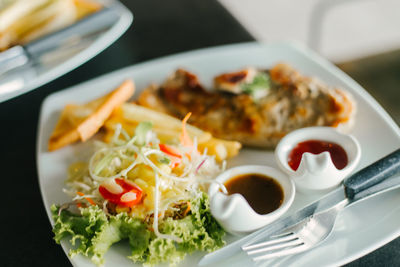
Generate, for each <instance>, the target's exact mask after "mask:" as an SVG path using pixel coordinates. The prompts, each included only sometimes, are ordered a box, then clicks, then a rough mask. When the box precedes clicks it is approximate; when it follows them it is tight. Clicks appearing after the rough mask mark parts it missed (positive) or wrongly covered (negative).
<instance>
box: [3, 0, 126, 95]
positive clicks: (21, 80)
mask: <svg viewBox="0 0 400 267" xmlns="http://www.w3.org/2000/svg"><path fill="white" fill-rule="evenodd" d="M101 2H104V4H105V5H107V1H104V0H103V1H101ZM113 3H114V4H113V5H110V8H112V9H114V11H115V12H116V13H117V14H119V19H118V20H117V21H116V22H115V23H114V24H113V25H112V26H111V27H110V28H108V29H106V30H103V31H101V32H97V33H94V34H92V35H90V36H86V37H84V38H81V39H79V40H77V41H76V42H75V43H71V44H68V45H67V46H63V47H60V48H58V49H56V50H54V51H51V52H49V53H46V54H44V55H43V56H41V59H40V61H39V62H35V63H34V64H31V65H26V66H23V67H20V68H17V69H15V70H12V71H10V72H7V73H5V74H2V75H0V103H1V102H3V101H6V100H8V99H10V98H13V97H16V96H19V95H21V94H23V93H26V92H29V91H31V90H33V89H36V88H37V87H39V86H41V85H43V84H46V83H48V82H50V81H52V80H54V79H56V78H58V77H60V76H62V75H64V74H65V73H67V72H69V71H71V70H73V69H75V68H77V67H79V66H80V65H82V64H83V63H85V62H86V61H88V60H90V59H91V58H93V57H94V56H96V55H97V54H99V53H100V52H101V51H103V50H104V49H106V48H107V47H108V46H110V45H111V44H112V43H113V42H114V41H115V40H117V39H118V38H119V37H120V36H121V35H122V34H123V33H124V32H125V31H126V30H127V29H128V27H129V26H130V25H131V23H132V20H133V15H132V13H131V12H130V11H129V10H128V9H127V8H126V7H125V6H124V5H122V4H121V3H119V2H118V1H114V2H113Z"/></svg>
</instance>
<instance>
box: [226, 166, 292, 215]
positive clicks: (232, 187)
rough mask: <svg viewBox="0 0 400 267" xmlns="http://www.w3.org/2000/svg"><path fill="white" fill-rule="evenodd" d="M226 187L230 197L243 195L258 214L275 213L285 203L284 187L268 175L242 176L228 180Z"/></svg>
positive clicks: (251, 174) (252, 174) (253, 174)
mask: <svg viewBox="0 0 400 267" xmlns="http://www.w3.org/2000/svg"><path fill="white" fill-rule="evenodd" d="M224 185H225V187H226V189H227V191H228V195H232V194H235V193H238V194H241V195H242V196H243V197H244V198H245V199H246V200H247V202H248V203H249V205H250V206H251V207H252V208H253V210H254V211H255V212H257V213H258V214H267V213H270V212H273V211H274V210H276V209H278V208H279V207H280V206H281V205H282V202H283V197H284V194H283V189H282V186H281V185H280V184H279V183H278V182H277V181H276V180H275V179H273V178H271V177H269V176H266V175H262V174H256V173H250V174H242V175H238V176H235V177H233V178H231V179H229V180H227V181H226V182H225V183H224Z"/></svg>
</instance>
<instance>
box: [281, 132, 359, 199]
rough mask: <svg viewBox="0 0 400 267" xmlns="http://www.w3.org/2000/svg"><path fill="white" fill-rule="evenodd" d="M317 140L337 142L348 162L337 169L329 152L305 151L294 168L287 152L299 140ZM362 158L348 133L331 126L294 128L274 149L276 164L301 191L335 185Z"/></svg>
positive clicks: (322, 189) (312, 190) (322, 188)
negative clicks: (313, 152) (315, 152)
mask: <svg viewBox="0 0 400 267" xmlns="http://www.w3.org/2000/svg"><path fill="white" fill-rule="evenodd" d="M308 140H320V141H328V142H332V143H336V144H338V145H339V146H341V147H342V148H343V149H344V151H345V152H346V154H347V159H348V162H347V165H346V166H345V167H344V168H343V169H341V170H338V169H337V168H336V167H335V165H334V164H333V162H332V159H331V156H330V154H329V152H323V153H321V154H317V155H316V154H312V153H308V152H306V153H304V154H303V155H302V158H301V161H300V165H299V167H298V169H297V170H296V171H294V170H293V169H292V168H291V167H290V166H289V163H288V158H289V153H290V152H291V151H292V150H293V148H294V147H295V146H296V145H297V144H298V143H301V142H304V141H308ZM360 158H361V148H360V144H359V143H358V141H357V140H356V139H355V138H354V137H353V136H351V135H348V134H343V133H340V132H338V131H337V130H336V129H335V128H332V127H307V128H302V129H299V130H296V131H293V132H291V133H289V134H288V135H286V136H285V137H284V138H282V140H281V141H280V142H279V144H278V146H277V147H276V149H275V159H276V161H277V163H278V165H279V167H280V168H281V169H282V170H283V171H285V172H286V173H287V174H288V175H289V176H290V177H291V178H292V179H293V180H294V182H295V184H296V189H297V190H298V191H300V192H302V193H313V192H319V193H322V192H324V191H328V190H331V189H332V188H334V187H336V186H338V185H339V184H340V183H341V182H342V181H343V179H344V178H345V177H347V176H348V175H349V174H350V173H351V172H352V171H354V169H355V168H356V167H357V165H358V163H359V161H360Z"/></svg>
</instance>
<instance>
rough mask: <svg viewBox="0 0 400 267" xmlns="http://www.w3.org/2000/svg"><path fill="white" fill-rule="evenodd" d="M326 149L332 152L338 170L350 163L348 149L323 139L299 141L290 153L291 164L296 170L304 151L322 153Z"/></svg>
mask: <svg viewBox="0 0 400 267" xmlns="http://www.w3.org/2000/svg"><path fill="white" fill-rule="evenodd" d="M325 151H328V152H329V153H330V154H331V159H332V162H333V164H334V165H335V167H336V168H337V169H338V170H341V169H343V168H344V167H346V165H347V163H348V159H347V154H346V151H344V149H343V148H342V147H341V146H339V145H338V144H335V143H331V142H328V141H321V140H308V141H304V142H301V143H298V144H297V145H296V146H295V147H294V148H293V150H292V151H291V152H290V154H289V158H288V163H289V166H290V167H291V168H292V169H293V170H295V171H296V170H297V169H298V168H299V165H300V161H301V156H302V155H303V153H305V152H310V153H312V154H320V153H322V152H325Z"/></svg>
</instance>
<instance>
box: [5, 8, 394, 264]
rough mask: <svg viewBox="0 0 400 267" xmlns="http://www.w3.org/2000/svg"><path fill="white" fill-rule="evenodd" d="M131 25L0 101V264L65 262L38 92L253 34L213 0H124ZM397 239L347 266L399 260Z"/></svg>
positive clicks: (43, 94)
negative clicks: (40, 150)
mask: <svg viewBox="0 0 400 267" xmlns="http://www.w3.org/2000/svg"><path fill="white" fill-rule="evenodd" d="M122 2H123V3H124V4H125V5H126V6H127V7H128V8H129V9H131V10H132V12H133V13H134V15H135V20H134V23H133V26H131V27H130V28H129V30H128V31H127V32H126V33H125V34H124V35H123V36H122V37H121V38H120V39H119V40H118V41H117V42H115V43H114V44H113V45H112V46H110V47H109V48H108V49H106V50H105V51H104V52H102V53H101V54H99V55H98V56H96V57H95V58H94V59H92V60H90V61H89V62H87V63H86V64H84V65H82V66H81V67H79V68H77V69H75V70H74V71H72V72H70V73H68V74H66V75H64V76H63V77H61V78H58V79H57V80H55V81H53V82H51V83H49V84H47V85H45V86H42V87H40V88H38V89H36V90H33V91H31V92H29V93H27V94H25V95H22V96H20V97H17V98H15V99H11V100H9V101H6V102H3V103H0V118H1V119H0V122H1V131H0V140H1V141H2V144H3V145H2V147H3V149H2V155H1V159H2V160H1V166H2V168H1V170H2V175H1V176H2V189H1V195H2V196H3V201H4V202H5V203H3V205H2V212H1V218H2V219H1V227H0V238H1V242H0V255H1V259H0V266H70V263H69V261H68V259H67V257H66V255H65V254H64V252H63V250H62V249H61V247H60V246H59V245H57V244H56V243H55V242H54V241H53V239H52V238H53V234H52V231H51V226H50V222H49V220H48V218H47V215H46V212H45V210H44V206H43V203H42V199H41V195H40V190H39V186H38V177H37V171H36V158H35V146H36V134H37V123H38V116H39V109H40V105H41V103H42V101H43V99H44V98H45V97H46V96H48V95H49V94H51V93H53V92H56V91H58V90H61V89H63V88H66V87H69V86H72V85H75V84H78V83H80V82H83V81H86V80H88V79H91V78H94V77H96V76H99V75H102V74H105V73H108V72H110V71H112V70H115V69H119V68H122V67H125V66H128V65H132V64H135V63H138V62H142V61H145V60H148V59H152V58H157V57H160V56H164V55H168V54H172V53H177V52H182V51H187V50H192V49H197V48H204V47H210V46H215V45H222V44H229V43H238V42H246V41H253V40H254V39H253V37H252V36H251V35H250V34H249V33H248V32H247V31H246V30H245V29H244V28H243V27H242V26H241V25H240V24H239V23H238V22H237V21H236V20H235V19H234V18H233V17H232V16H231V15H230V14H229V13H228V12H227V11H226V10H225V9H224V8H223V7H222V6H220V5H219V4H218V2H217V1H214V0H201V1H200V0H198V1H184V0H181V1H179V0H169V1H163V0H146V1H139V0H125V1H122ZM399 249H400V240H399V239H396V240H394V241H392V242H391V243H389V244H388V245H386V246H384V247H382V248H380V249H378V250H376V251H375V252H373V253H370V254H369V255H367V256H365V257H363V258H361V259H359V260H357V261H355V262H352V263H350V264H349V265H348V266H351V267H355V266H365V265H366V266H396V265H400V257H398V256H399V255H400V252H399Z"/></svg>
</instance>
